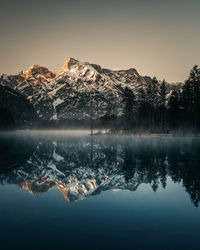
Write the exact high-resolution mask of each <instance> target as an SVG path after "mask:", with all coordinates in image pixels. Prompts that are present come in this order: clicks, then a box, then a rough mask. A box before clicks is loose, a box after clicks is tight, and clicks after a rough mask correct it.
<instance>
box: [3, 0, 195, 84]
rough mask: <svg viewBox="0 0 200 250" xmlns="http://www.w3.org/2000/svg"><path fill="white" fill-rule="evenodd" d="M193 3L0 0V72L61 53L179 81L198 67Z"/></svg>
mask: <svg viewBox="0 0 200 250" xmlns="http://www.w3.org/2000/svg"><path fill="white" fill-rule="evenodd" d="M199 10H200V0H166V1H164V0H71V1H68V0H54V1H53V0H0V74H1V73H12V74H13V73H18V72H19V71H20V70H26V69H27V68H29V67H30V66H31V65H32V64H40V65H42V66H47V67H48V68H49V69H51V70H54V71H56V70H58V69H59V68H60V67H61V66H62V64H63V63H64V61H65V60H66V59H67V58H68V57H74V58H76V59H79V60H82V61H88V62H92V63H97V64H100V65H101V66H103V67H106V68H111V69H127V68H130V67H134V68H136V69H137V70H138V72H139V73H140V74H142V75H150V76H154V75H156V76H157V77H158V78H159V79H163V78H165V79H166V80H167V81H169V82H176V81H184V80H185V79H186V78H187V76H188V74H189V70H190V68H191V67H192V66H193V65H194V64H199V65H200V15H199Z"/></svg>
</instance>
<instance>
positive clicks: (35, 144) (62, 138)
mask: <svg viewBox="0 0 200 250" xmlns="http://www.w3.org/2000/svg"><path fill="white" fill-rule="evenodd" d="M0 152H1V153H0V198H1V203H0V249H3V250H4V249H138V250H140V249H159V250H160V249H172V250H173V249H200V243H199V242H200V241H199V236H200V208H199V207H198V205H199V203H200V139H199V138H194V137H193V138H192V137H185V138H180V137H176V138H172V137H158V136H157V137H139V136H111V135H103V136H93V137H92V136H89V135H88V132H87V131H86V132H81V131H76V132H74V131H68V132H65V131H58V132H51V131H49V132H37V131H35V132H31V133H30V132H28V131H27V132H16V133H1V134H0Z"/></svg>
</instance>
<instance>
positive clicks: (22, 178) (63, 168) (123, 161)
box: [0, 136, 200, 206]
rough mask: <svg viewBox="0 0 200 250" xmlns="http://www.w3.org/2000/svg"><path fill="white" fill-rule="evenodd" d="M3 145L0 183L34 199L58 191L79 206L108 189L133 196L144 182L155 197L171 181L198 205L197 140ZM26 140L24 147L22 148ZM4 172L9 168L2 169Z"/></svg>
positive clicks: (65, 139) (83, 139)
mask: <svg viewBox="0 0 200 250" xmlns="http://www.w3.org/2000/svg"><path fill="white" fill-rule="evenodd" d="M25 138H26V140H25V139H23V140H22V137H21V136H20V137H16V138H15V139H14V141H13V139H12V140H11V139H9V138H6V137H5V136H4V140H1V143H0V149H1V152H3V153H2V154H1V158H0V161H1V166H3V165H4V166H5V165H6V164H7V166H16V165H19V167H17V168H15V169H13V170H11V171H10V172H7V173H1V175H0V184H4V183H10V184H18V185H19V187H20V188H25V189H27V190H28V191H29V192H30V193H31V194H34V195H36V194H39V193H42V192H47V191H48V190H49V189H51V188H53V187H56V188H58V189H59V190H60V191H61V192H62V194H63V196H64V197H65V199H66V200H68V201H75V200H78V199H83V198H85V197H87V196H90V195H95V194H99V193H101V192H102V191H105V190H110V189H125V190H130V191H135V190H136V189H137V188H138V186H139V185H140V184H142V183H146V184H149V185H150V187H151V188H152V189H153V190H154V191H155V192H156V190H157V188H158V187H159V186H162V187H163V188H165V187H166V185H167V184H166V183H167V181H166V180H167V178H168V177H170V178H171V179H172V180H173V181H174V182H178V183H180V184H181V185H182V186H183V187H184V188H185V190H186V192H188V193H189V195H190V198H191V201H192V202H193V203H194V205H195V206H198V204H199V201H200V154H199V152H200V140H199V139H198V138H165V137H163V138H162V137H152V138H147V137H128V136H127V137H126V136H125V137H120V136H115V137H113V136H93V137H92V136H78V137H72V136H56V137H55V136H42V137H41V136H38V137H37V136H34V139H33V138H30V137H27V136H26V137H25ZM22 141H23V143H22ZM4 169H5V168H4Z"/></svg>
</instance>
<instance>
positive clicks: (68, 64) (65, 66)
mask: <svg viewBox="0 0 200 250" xmlns="http://www.w3.org/2000/svg"><path fill="white" fill-rule="evenodd" d="M79 64H80V62H79V61H78V60H76V59H74V58H72V57H69V58H68V59H67V60H66V61H65V63H64V64H63V66H62V68H61V69H60V71H59V72H66V71H70V69H72V68H73V67H74V66H78V65H79Z"/></svg>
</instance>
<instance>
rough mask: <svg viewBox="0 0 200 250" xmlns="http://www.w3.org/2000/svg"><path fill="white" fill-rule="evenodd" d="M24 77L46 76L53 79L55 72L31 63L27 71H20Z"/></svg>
mask: <svg viewBox="0 0 200 250" xmlns="http://www.w3.org/2000/svg"><path fill="white" fill-rule="evenodd" d="M19 74H20V75H21V76H22V77H24V78H26V79H27V78H41V77H42V78H46V79H53V78H54V77H55V76H56V74H55V73H53V72H52V71H50V70H49V69H48V68H46V67H43V66H40V65H38V64H34V65H32V66H31V67H30V68H29V69H28V70H27V71H21V72H20V73H19Z"/></svg>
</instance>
